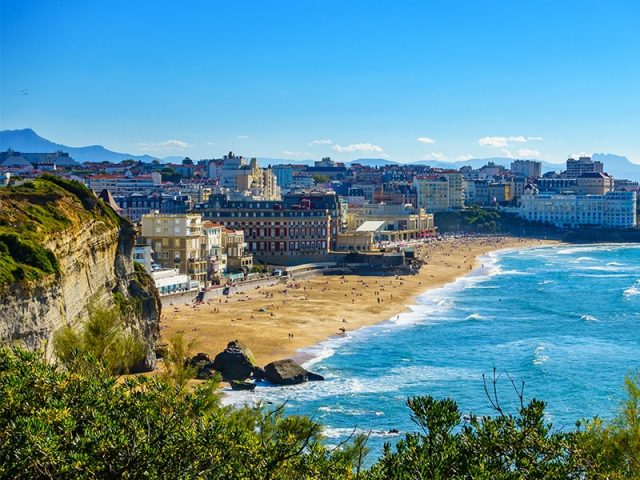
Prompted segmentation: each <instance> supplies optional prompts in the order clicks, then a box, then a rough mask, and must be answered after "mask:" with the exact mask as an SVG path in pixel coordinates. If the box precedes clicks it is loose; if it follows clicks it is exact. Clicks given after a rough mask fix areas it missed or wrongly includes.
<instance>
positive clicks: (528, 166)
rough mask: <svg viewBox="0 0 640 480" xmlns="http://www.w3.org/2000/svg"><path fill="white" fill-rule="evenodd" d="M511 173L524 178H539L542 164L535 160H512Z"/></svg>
mask: <svg viewBox="0 0 640 480" xmlns="http://www.w3.org/2000/svg"><path fill="white" fill-rule="evenodd" d="M511 173H513V174H515V175H522V176H523V177H526V178H540V177H541V176H542V162H538V161H537V160H514V161H513V162H511Z"/></svg>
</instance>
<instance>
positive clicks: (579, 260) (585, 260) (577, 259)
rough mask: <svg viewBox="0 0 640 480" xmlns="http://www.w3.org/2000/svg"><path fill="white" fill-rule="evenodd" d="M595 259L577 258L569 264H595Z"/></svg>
mask: <svg viewBox="0 0 640 480" xmlns="http://www.w3.org/2000/svg"><path fill="white" fill-rule="evenodd" d="M595 261H596V260H595V258H591V257H579V258H576V259H575V260H572V261H571V263H581V262H595Z"/></svg>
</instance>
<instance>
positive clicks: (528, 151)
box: [517, 148, 541, 158]
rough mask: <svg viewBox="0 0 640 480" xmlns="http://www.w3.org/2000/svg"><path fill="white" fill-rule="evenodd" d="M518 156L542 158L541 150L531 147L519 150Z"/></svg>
mask: <svg viewBox="0 0 640 480" xmlns="http://www.w3.org/2000/svg"><path fill="white" fill-rule="evenodd" d="M517 153H518V157H520V158H522V157H525V158H540V156H541V155H540V151H539V150H532V149H530V148H523V149H521V150H518V152H517Z"/></svg>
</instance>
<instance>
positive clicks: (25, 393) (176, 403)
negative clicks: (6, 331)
mask: <svg viewBox="0 0 640 480" xmlns="http://www.w3.org/2000/svg"><path fill="white" fill-rule="evenodd" d="M85 365H93V367H92V368H83V369H81V370H79V371H78V370H76V371H69V370H62V369H61V368H58V367H56V366H52V365H47V364H46V363H44V362H43V361H42V358H41V357H40V355H39V354H36V353H31V352H27V351H25V350H21V349H16V350H8V349H0V477H2V478H16V479H22V478H25V479H27V478H29V479H37V478H62V479H64V478H151V479H154V478H167V479H174V478H185V479H196V478H207V479H273V480H276V479H283V480H284V479H286V480H289V479H291V480H293V479H296V480H297V479H352V478H358V479H360V478H361V479H374V480H382V479H399V480H402V479H412V480H413V479H567V478H571V479H591V478H593V479H623V478H640V462H639V460H640V448H639V446H640V417H639V406H640V389H639V388H638V386H639V382H638V377H637V376H636V377H632V378H629V379H628V380H627V382H626V385H627V390H628V399H627V401H626V402H625V404H624V405H623V408H622V410H621V412H620V414H619V415H618V417H616V419H615V420H614V421H613V422H612V423H611V424H605V423H604V422H602V421H600V420H597V419H595V420H592V421H589V422H586V424H585V425H580V426H579V428H578V429H577V430H575V431H571V432H558V431H555V430H554V429H553V428H552V426H551V425H550V424H549V423H548V422H547V421H546V420H545V416H544V407H545V405H544V403H543V402H540V401H536V400H533V401H531V402H530V403H528V404H524V402H523V401H522V400H523V399H522V395H521V394H519V397H520V400H521V404H520V408H519V409H518V411H517V412H516V413H515V414H508V413H506V412H504V411H503V410H502V408H501V407H500V404H499V402H498V399H497V398H495V397H493V398H492V397H491V396H490V395H488V398H489V400H490V401H491V403H492V404H493V406H494V408H495V409H496V413H497V414H496V415H495V416H494V417H484V418H479V417H475V416H471V417H469V418H466V419H465V418H464V417H462V416H461V412H460V411H459V409H458V406H457V404H456V403H455V402H454V401H453V400H450V399H446V400H436V399H434V398H432V397H416V398H412V399H410V400H409V401H408V402H407V403H408V406H409V408H410V409H411V413H412V418H413V419H414V421H415V422H416V424H417V426H418V427H419V430H418V431H417V432H415V433H407V434H406V435H405V437H404V438H403V439H402V440H400V441H399V442H398V444H397V445H396V446H395V447H391V445H386V446H385V449H384V452H383V455H382V456H381V458H380V459H378V461H377V462H376V463H375V464H373V466H372V467H371V468H370V469H369V470H367V471H362V469H361V468H360V467H361V464H362V459H363V457H364V454H365V447H364V439H363V438H362V437H358V438H355V439H353V441H352V443H350V444H348V445H341V446H340V448H333V449H330V448H328V447H327V446H325V445H324V444H323V443H322V437H321V426H320V425H318V424H317V423H315V422H313V421H312V420H310V419H308V418H305V417H299V416H285V415H284V414H283V408H282V407H280V408H276V409H274V410H272V411H265V410H263V409H260V408H257V409H250V408H241V409H232V408H228V407H221V406H220V404H219V401H218V397H217V393H216V387H217V385H216V384H215V382H208V383H204V384H201V385H200V386H198V387H195V388H189V387H188V386H187V384H186V383H185V382H184V379H183V378H182V375H179V376H178V377H179V378H177V379H173V378H172V377H171V376H169V375H167V376H156V377H140V376H139V377H135V378H128V379H124V380H123V379H122V378H120V379H118V378H116V377H114V376H112V375H111V374H110V373H109V370H108V369H107V368H106V367H105V365H104V364H103V363H102V362H99V361H97V360H94V361H93V362H91V361H86V362H85Z"/></svg>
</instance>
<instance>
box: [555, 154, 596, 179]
mask: <svg viewBox="0 0 640 480" xmlns="http://www.w3.org/2000/svg"><path fill="white" fill-rule="evenodd" d="M603 172H604V165H603V164H602V162H599V161H597V160H596V161H594V160H592V159H591V157H580V158H578V159H577V160H576V159H575V158H568V159H567V169H566V171H564V172H562V176H563V177H566V178H578V177H579V176H580V175H584V174H585V173H603Z"/></svg>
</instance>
